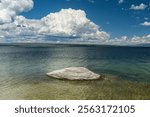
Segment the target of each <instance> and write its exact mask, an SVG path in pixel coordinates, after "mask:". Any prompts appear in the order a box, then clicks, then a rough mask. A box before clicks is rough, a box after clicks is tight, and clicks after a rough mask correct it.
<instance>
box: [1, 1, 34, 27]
mask: <svg viewBox="0 0 150 117" xmlns="http://www.w3.org/2000/svg"><path fill="white" fill-rule="evenodd" d="M32 7H33V1H32V0H0V24H3V23H8V22H11V21H12V19H13V18H14V17H15V16H16V15H17V14H19V13H21V12H24V11H28V10H30V9H31V8H32Z"/></svg>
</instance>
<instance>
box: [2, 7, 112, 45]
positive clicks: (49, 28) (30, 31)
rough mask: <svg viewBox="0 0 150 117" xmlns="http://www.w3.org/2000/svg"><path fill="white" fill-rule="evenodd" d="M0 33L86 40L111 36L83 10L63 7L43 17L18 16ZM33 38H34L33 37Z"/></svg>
mask: <svg viewBox="0 0 150 117" xmlns="http://www.w3.org/2000/svg"><path fill="white" fill-rule="evenodd" d="M0 35H3V36H4V37H7V38H8V37H9V38H12V37H14V38H17V37H19V38H20V37H21V36H22V37H23V38H24V37H25V36H30V37H31V38H32V37H34V36H35V37H36V36H41V35H42V36H59V37H60V36H63V37H70V38H71V37H76V38H78V39H79V38H80V39H85V40H99V41H101V42H103V41H105V40H107V39H108V38H109V34H108V33H106V32H104V31H102V30H101V29H100V27H99V26H98V25H96V24H95V23H93V22H92V21H90V20H89V19H88V18H87V17H86V13H85V12H84V11H83V10H74V9H71V8H70V9H62V10H60V11H59V12H56V13H50V14H48V15H47V16H45V17H43V18H41V19H39V20H38V19H37V20H36V19H27V18H25V17H23V16H16V17H15V18H14V21H13V22H10V23H5V24H3V25H1V27H0ZM32 39H33V38H32Z"/></svg>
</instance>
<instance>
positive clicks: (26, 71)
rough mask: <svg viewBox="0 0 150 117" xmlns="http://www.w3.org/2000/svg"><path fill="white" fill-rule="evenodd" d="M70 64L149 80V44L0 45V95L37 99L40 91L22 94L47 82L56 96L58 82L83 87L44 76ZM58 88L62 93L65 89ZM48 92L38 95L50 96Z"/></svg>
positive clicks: (135, 79) (144, 80) (124, 78)
mask: <svg viewBox="0 0 150 117" xmlns="http://www.w3.org/2000/svg"><path fill="white" fill-rule="evenodd" d="M72 66H79V67H81V66H82V67H87V68H89V69H90V70H92V71H94V72H96V73H99V74H102V75H103V76H107V74H109V75H112V76H115V77H119V78H121V79H123V80H127V81H131V82H135V81H136V82H143V83H149V82H150V48H149V47H113V46H96V45H95V46H90V45H61V44H51V45H50V44H49V45H48V44H45V45H44V44H41V45H40V44H39V45H36V44H30V45H10V46H0V93H1V94H0V98H1V99H26V98H27V97H28V98H27V99H34V98H35V99H36V96H37V99H40V98H38V95H40V94H39V93H40V91H39V92H38V91H37V93H35V94H34V95H33V96H31V95H32V94H30V96H31V97H30V96H27V95H26V96H25V94H26V93H27V92H30V89H31V90H34V88H37V89H38V88H39V89H41V90H42V87H43V88H44V89H43V90H45V89H46V86H51V87H49V88H51V89H50V90H51V91H49V93H51V92H53V91H54V89H55V96H56V97H57V95H60V94H57V92H59V91H58V90H56V89H57V88H61V87H62V85H68V87H69V86H70V87H72V86H75V85H77V87H78V88H83V89H84V88H85V87H86V88H87V87H88V85H89V82H83V84H82V85H79V82H77V84H76V81H75V82H69V81H61V80H56V79H52V78H49V77H47V76H46V73H47V72H50V71H53V70H57V69H61V68H66V67H72ZM81 82H82V81H81ZM98 82H101V81H97V82H96V83H98ZM43 83H45V84H43ZM92 85H95V84H94V82H92ZM55 86H57V88H56V87H55ZM82 86H83V87H82ZM33 87H34V88H33ZM66 88H67V87H66ZM78 88H77V89H78ZM86 88H85V89H86ZM88 88H89V87H88ZM96 88H97V87H96ZM52 90H53V91H52ZM24 91H25V92H24ZM72 91H73V90H72ZM41 92H42V91H41ZM62 92H63V93H64V96H66V95H65V91H64V90H63V91H62ZM66 92H67V91H66ZM74 92H76V90H74ZM86 92H87V89H86ZM32 93H33V92H32ZM59 93H61V92H59ZM42 94H43V93H42ZM52 94H53V95H54V92H53V93H52ZM43 95H44V94H43ZM61 95H63V94H61ZM49 96H50V94H49ZM49 96H47V97H46V98H41V99H53V98H51V97H49ZM54 99H55V98H54ZM56 99H59V98H56ZM64 99H65V98H64ZM75 99H76V98H75ZM85 99H86V98H85Z"/></svg>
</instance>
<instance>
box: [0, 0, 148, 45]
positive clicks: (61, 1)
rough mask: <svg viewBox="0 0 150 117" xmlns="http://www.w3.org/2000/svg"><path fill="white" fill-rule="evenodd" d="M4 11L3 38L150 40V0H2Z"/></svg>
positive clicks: (0, 19)
mask: <svg viewBox="0 0 150 117" xmlns="http://www.w3.org/2000/svg"><path fill="white" fill-rule="evenodd" d="M0 14H1V15H0V25H1V26H0V35H1V36H0V42H46V41H57V42H60V41H66V40H67V41H73V42H90V43H95V42H96V43H97V42H98V43H100V44H123V45H129V44H139V43H150V1H149V0H13V1H12V0H1V1H0ZM59 37H61V38H59ZM62 37H63V38H62ZM65 37H66V39H65Z"/></svg>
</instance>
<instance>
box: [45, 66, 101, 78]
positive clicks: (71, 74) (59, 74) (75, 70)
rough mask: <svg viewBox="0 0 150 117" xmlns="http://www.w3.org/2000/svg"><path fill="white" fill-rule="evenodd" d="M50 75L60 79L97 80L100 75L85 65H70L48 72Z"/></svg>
mask: <svg viewBox="0 0 150 117" xmlns="http://www.w3.org/2000/svg"><path fill="white" fill-rule="evenodd" d="M47 75H48V76H50V77H53V78H58V79H68V80H95V79H99V78H100V75H99V74H96V73H94V72H92V71H90V70H88V69H87V68H84V67H69V68H64V69H60V70H56V71H53V72H50V73H47Z"/></svg>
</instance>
